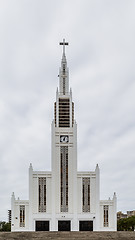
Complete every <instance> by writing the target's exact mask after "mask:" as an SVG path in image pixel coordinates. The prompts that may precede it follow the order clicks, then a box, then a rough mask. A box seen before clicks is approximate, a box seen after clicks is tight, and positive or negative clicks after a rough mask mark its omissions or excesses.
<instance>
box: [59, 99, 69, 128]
mask: <svg viewBox="0 0 135 240" xmlns="http://www.w3.org/2000/svg"><path fill="white" fill-rule="evenodd" d="M59 127H70V99H69V98H59Z"/></svg>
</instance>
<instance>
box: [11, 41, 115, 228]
mask: <svg viewBox="0 0 135 240" xmlns="http://www.w3.org/2000/svg"><path fill="white" fill-rule="evenodd" d="M60 45H62V48H63V53H62V59H61V66H60V69H59V75H58V76H59V87H58V88H57V90H56V102H55V103H54V119H53V121H52V128H51V161H52V163H51V164H52V169H51V171H34V170H33V167H32V164H30V167H29V200H20V199H19V198H18V199H16V198H15V195H14V193H13V194H12V198H11V211H12V220H11V231H116V230H117V220H116V204H117V199H116V194H115V193H114V195H113V197H112V199H110V198H109V200H100V170H99V166H98V164H97V165H96V167H95V170H94V171H77V124H76V121H75V119H74V102H73V101H72V90H71V89H69V70H68V67H67V60H66V55H65V47H66V45H68V43H67V42H65V40H63V42H61V43H60Z"/></svg>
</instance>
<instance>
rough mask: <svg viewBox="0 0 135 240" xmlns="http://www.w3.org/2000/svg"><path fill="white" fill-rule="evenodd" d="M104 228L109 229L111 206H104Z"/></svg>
mask: <svg viewBox="0 0 135 240" xmlns="http://www.w3.org/2000/svg"><path fill="white" fill-rule="evenodd" d="M103 208H104V210H103V211H104V227H109V221H108V215H109V206H108V205H104V207H103Z"/></svg>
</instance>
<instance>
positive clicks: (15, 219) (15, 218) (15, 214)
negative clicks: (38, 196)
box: [11, 197, 29, 232]
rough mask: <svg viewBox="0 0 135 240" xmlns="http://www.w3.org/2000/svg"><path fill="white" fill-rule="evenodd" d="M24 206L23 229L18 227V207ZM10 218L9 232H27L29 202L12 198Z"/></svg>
mask: <svg viewBox="0 0 135 240" xmlns="http://www.w3.org/2000/svg"><path fill="white" fill-rule="evenodd" d="M21 205H24V206H25V227H20V206H21ZM12 212H13V214H12V218H11V231H12V232H13V231H28V230H29V201H27V200H19V199H18V200H16V199H15V197H14V199H13V198H12Z"/></svg>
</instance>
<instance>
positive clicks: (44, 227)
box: [36, 221, 49, 231]
mask: <svg viewBox="0 0 135 240" xmlns="http://www.w3.org/2000/svg"><path fill="white" fill-rule="evenodd" d="M36 231H49V221H36Z"/></svg>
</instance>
